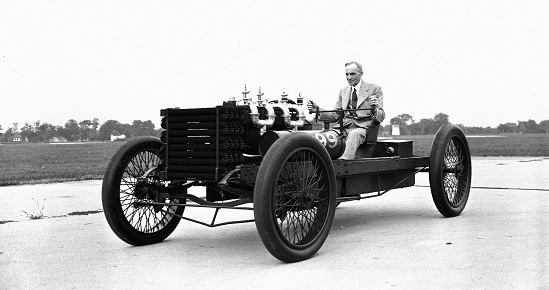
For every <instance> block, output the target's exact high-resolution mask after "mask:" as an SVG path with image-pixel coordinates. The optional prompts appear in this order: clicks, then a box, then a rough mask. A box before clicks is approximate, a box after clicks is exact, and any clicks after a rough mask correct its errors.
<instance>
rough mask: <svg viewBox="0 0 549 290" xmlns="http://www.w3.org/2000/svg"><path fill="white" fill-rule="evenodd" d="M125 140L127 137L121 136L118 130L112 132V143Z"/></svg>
mask: <svg viewBox="0 0 549 290" xmlns="http://www.w3.org/2000/svg"><path fill="white" fill-rule="evenodd" d="M123 139H126V135H124V134H120V132H118V130H113V131H112V132H111V141H116V140H123Z"/></svg>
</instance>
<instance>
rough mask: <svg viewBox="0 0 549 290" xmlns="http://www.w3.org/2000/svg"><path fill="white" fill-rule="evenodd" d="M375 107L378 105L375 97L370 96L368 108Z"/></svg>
mask: <svg viewBox="0 0 549 290" xmlns="http://www.w3.org/2000/svg"><path fill="white" fill-rule="evenodd" d="M377 105H379V102H378V100H377V97H376V95H372V96H370V107H372V108H373V107H377Z"/></svg>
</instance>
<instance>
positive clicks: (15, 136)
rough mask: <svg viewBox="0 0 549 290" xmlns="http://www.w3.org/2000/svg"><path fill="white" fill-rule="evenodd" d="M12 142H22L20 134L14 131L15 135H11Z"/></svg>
mask: <svg viewBox="0 0 549 290" xmlns="http://www.w3.org/2000/svg"><path fill="white" fill-rule="evenodd" d="M12 142H13V143H22V142H23V137H22V136H21V134H19V133H15V135H13V138H12Z"/></svg>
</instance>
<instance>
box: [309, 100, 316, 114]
mask: <svg viewBox="0 0 549 290" xmlns="http://www.w3.org/2000/svg"><path fill="white" fill-rule="evenodd" d="M317 108H318V105H317V104H316V103H315V102H313V101H308V102H307V109H309V114H312V113H315V112H316V110H317Z"/></svg>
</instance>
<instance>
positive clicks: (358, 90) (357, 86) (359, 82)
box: [353, 79, 362, 94]
mask: <svg viewBox="0 0 549 290" xmlns="http://www.w3.org/2000/svg"><path fill="white" fill-rule="evenodd" d="M361 85H362V79H360V80H359V81H358V84H356V86H354V87H353V88H355V90H356V92H357V94H358V92H360V86H361Z"/></svg>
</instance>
